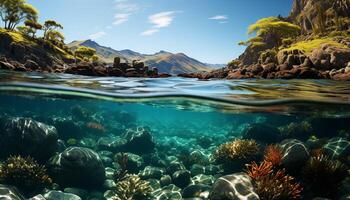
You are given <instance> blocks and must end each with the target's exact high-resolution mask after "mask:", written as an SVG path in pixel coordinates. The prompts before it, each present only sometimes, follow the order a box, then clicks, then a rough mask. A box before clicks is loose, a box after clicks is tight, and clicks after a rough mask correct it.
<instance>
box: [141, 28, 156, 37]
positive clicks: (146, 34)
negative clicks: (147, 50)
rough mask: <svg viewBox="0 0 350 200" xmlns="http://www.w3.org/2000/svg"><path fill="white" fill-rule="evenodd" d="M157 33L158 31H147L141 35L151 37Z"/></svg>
mask: <svg viewBox="0 0 350 200" xmlns="http://www.w3.org/2000/svg"><path fill="white" fill-rule="evenodd" d="M157 32H159V29H149V30H147V31H144V32H142V33H141V35H142V36H151V35H153V34H155V33H157Z"/></svg>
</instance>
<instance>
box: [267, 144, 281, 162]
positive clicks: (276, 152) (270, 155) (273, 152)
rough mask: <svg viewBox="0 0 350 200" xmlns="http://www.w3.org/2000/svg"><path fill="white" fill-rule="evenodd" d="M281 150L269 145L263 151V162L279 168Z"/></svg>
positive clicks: (276, 146)
mask: <svg viewBox="0 0 350 200" xmlns="http://www.w3.org/2000/svg"><path fill="white" fill-rule="evenodd" d="M282 157H283V153H282V149H281V147H279V146H278V145H269V146H267V147H266V149H265V155H264V160H265V161H267V162H270V163H271V164H272V165H273V166H275V167H276V166H280V165H281V163H282Z"/></svg>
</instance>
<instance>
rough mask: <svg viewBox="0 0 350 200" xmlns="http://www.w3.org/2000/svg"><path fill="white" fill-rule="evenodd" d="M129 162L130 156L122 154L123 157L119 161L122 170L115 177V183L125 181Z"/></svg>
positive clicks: (116, 172) (117, 171) (115, 173)
mask: <svg viewBox="0 0 350 200" xmlns="http://www.w3.org/2000/svg"><path fill="white" fill-rule="evenodd" d="M128 160H129V157H128V154H126V153H123V152H121V156H120V157H118V159H117V162H118V164H119V166H120V169H119V170H116V171H115V172H114V175H113V176H114V181H115V182H119V181H120V180H123V179H124V177H125V176H126V175H127V173H128V170H127V168H128Z"/></svg>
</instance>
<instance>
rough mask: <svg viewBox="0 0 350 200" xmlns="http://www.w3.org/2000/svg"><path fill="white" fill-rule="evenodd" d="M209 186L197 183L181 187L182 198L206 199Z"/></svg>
mask: <svg viewBox="0 0 350 200" xmlns="http://www.w3.org/2000/svg"><path fill="white" fill-rule="evenodd" d="M210 190H211V187H210V186H208V185H203V184H198V185H190V186H188V187H186V188H185V189H183V191H182V197H183V198H196V197H198V198H204V199H208V196H209V193H210Z"/></svg>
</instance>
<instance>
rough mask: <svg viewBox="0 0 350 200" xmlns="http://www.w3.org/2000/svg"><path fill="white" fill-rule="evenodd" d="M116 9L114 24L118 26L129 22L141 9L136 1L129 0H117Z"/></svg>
mask: <svg viewBox="0 0 350 200" xmlns="http://www.w3.org/2000/svg"><path fill="white" fill-rule="evenodd" d="M115 10H116V11H117V12H116V14H115V15H114V21H113V25H114V26H118V25H121V24H123V23H125V22H127V21H128V20H129V18H130V16H131V15H132V14H135V13H136V12H137V11H139V10H140V6H139V5H138V4H136V3H130V2H129V0H115Z"/></svg>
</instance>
